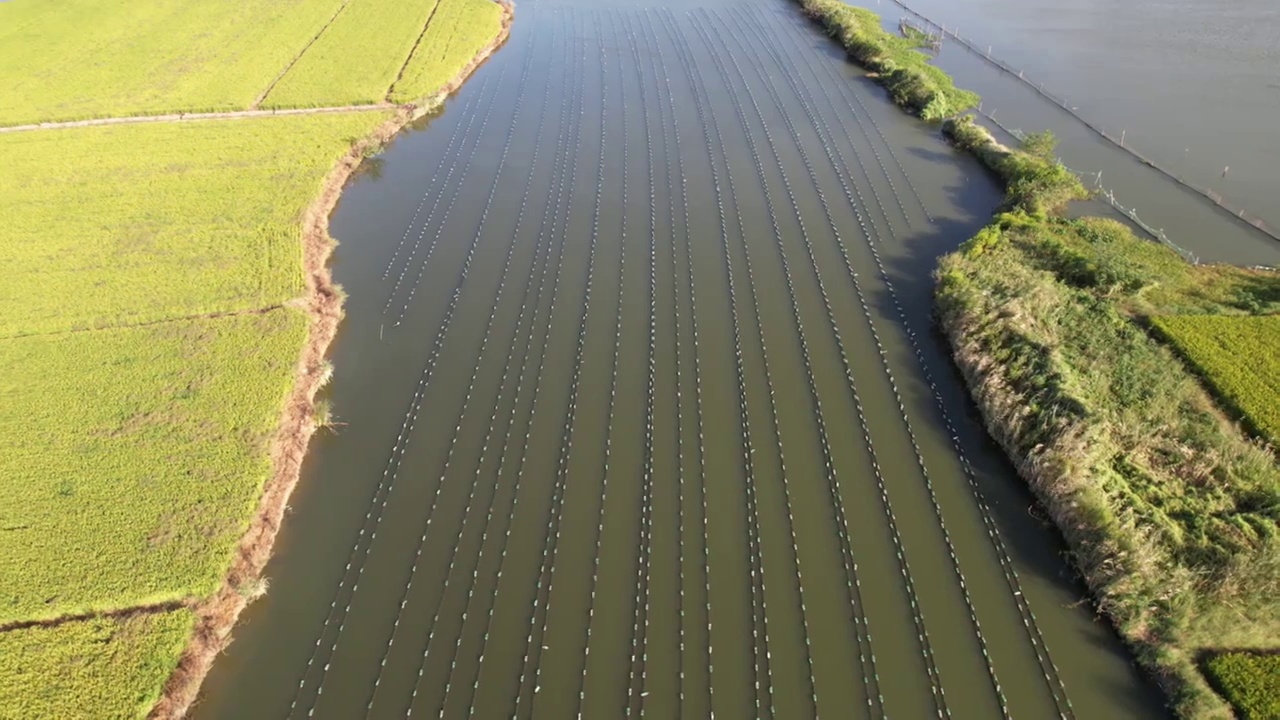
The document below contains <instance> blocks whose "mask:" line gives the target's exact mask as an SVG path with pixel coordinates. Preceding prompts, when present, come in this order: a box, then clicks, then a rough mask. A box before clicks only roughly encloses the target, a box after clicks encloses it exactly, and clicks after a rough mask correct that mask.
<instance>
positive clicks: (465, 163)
mask: <svg viewBox="0 0 1280 720" xmlns="http://www.w3.org/2000/svg"><path fill="white" fill-rule="evenodd" d="M503 70H504V71H505V70H506V68H503ZM502 74H503V73H501V72H500V73H499V75H502ZM501 87H502V78H501V77H499V78H498V79H497V81H496V82H495V83H494V86H493V94H492V95H490V96H489V104H488V105H487V106H486V108H485V112H484V115H483V116H482V118H481V121H480V127H479V129H478V130H477V131H476V133H475V135H474V136H472V135H471V127H472V125H473V124H474V122H475V116H476V115H477V114H478V113H472V115H471V117H469V118H468V119H467V127H466V129H465V130H463V138H462V144H461V145H459V146H458V153H457V154H456V155H454V158H453V162H452V163H450V165H449V170H448V171H447V172H446V173H445V178H444V180H443V181H442V182H441V184H440V188H439V192H438V193H437V194H436V199H435V200H434V201H433V202H432V204H431V211H430V212H429V213H427V218H426V220H424V221H423V223H422V230H420V231H419V232H418V237H417V239H416V240H414V243H413V248H412V249H411V250H410V251H409V254H408V255H406V256H405V259H404V263H405V264H404V267H403V268H401V269H400V273H399V274H398V275H397V276H396V281H395V283H394V284H392V286H391V291H390V292H389V293H387V301H386V303H384V304H383V306H382V314H383V315H386V314H387V313H388V312H390V311H391V306H392V305H393V304H394V303H395V300H396V296H397V294H399V292H400V287H401V285H403V284H404V280H405V278H406V277H407V276H408V273H409V269H410V268H412V267H413V265H414V260H415V259H416V258H417V257H418V249H419V248H420V247H421V246H422V241H423V239H424V238H426V236H427V232H428V231H429V230H431V229H432V228H433V227H434V228H435V231H436V232H435V234H434V235H432V237H431V242H430V244H429V245H428V247H427V252H426V255H425V256H423V258H422V262H421V263H420V264H419V268H420V269H419V271H418V276H417V277H418V278H419V279H421V277H422V273H423V272H425V270H426V268H427V265H428V264H429V263H430V262H431V257H432V255H434V254H435V250H436V245H437V243H439V241H440V234H441V232H442V231H443V228H444V224H445V221H446V220H448V219H449V214H450V213H451V212H452V211H453V204H454V202H455V201H456V200H457V199H458V196H459V195H460V194H461V193H462V185H463V183H465V182H466V179H467V177H468V176H469V175H470V172H471V168H472V167H473V166H474V164H475V163H473V162H472V160H473V159H474V158H475V154H476V149H477V148H479V147H480V140H481V139H482V138H483V137H484V130H485V128H486V127H487V126H488V124H489V117H490V116H491V115H492V114H493V106H494V104H495V101H496V100H497V97H498V95H499V94H500V91H499V89H500V88H501ZM478 102H479V101H477V104H478ZM468 137H474V138H475V139H474V141H473V142H472V143H471V149H470V150H468V151H466V153H467V155H466V159H465V160H463V159H462V153H463V149H464V148H465V147H466V146H467V138H468ZM459 167H461V168H462V172H461V174H460V175H459V176H458V179H457V181H455V182H450V180H451V179H452V178H453V174H454V172H455V171H456V170H457V169H458V168H459ZM447 187H452V189H453V194H452V195H450V197H449V202H448V204H447V205H446V206H445V208H444V214H443V215H441V216H440V219H439V220H438V221H435V222H434V223H433V220H435V217H436V211H437V210H438V209H440V201H441V200H443V199H444V192H445V188H447ZM412 299H413V294H412V293H410V297H409V299H408V300H406V301H405V308H407V307H408V304H409V301H410V300H412ZM403 316H404V310H401V312H400V317H399V318H397V319H396V324H397V325H399V324H400V320H401V319H402V318H403Z"/></svg>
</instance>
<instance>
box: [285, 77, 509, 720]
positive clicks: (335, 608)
mask: <svg viewBox="0 0 1280 720" xmlns="http://www.w3.org/2000/svg"><path fill="white" fill-rule="evenodd" d="M505 73H506V65H504V66H503V67H502V68H501V70H500V71H499V72H498V77H497V80H496V81H495V88H494V93H495V95H496V93H497V92H498V88H499V87H501V85H502V79H503V76H504V75H505ZM465 282H466V275H465V273H464V274H463V275H462V276H460V277H459V278H458V280H457V283H456V284H455V286H454V295H453V297H454V301H453V302H451V303H450V305H449V306H448V307H447V308H446V310H445V314H444V317H443V318H442V319H441V324H440V327H439V328H438V329H437V331H436V334H435V342H434V343H433V345H432V348H431V352H430V353H429V354H428V356H427V361H426V364H425V366H424V367H423V369H422V372H421V373H420V375H419V377H418V383H417V385H416V386H415V387H414V394H413V397H412V398H411V399H410V401H409V408H408V410H407V411H406V412H405V419H404V421H403V422H402V423H401V426H400V432H399V433H398V435H397V436H396V441H395V444H394V445H392V448H391V456H390V457H389V458H388V459H387V463H386V465H385V466H384V468H383V471H382V476H381V477H380V478H379V479H378V484H377V485H376V486H375V487H374V493H373V496H372V497H371V498H370V499H369V507H368V508H367V509H366V510H365V516H364V520H363V522H362V523H361V525H360V530H359V532H358V533H357V535H356V540H355V542H354V543H353V545H352V548H351V553H350V555H349V556H348V558H347V563H346V566H345V567H344V569H343V574H342V577H341V578H340V579H339V581H338V586H337V587H336V588H335V589H334V594H333V599H332V600H330V602H329V611H328V613H327V615H326V616H325V619H324V622H323V623H322V624H321V627H320V632H319V634H318V636H317V637H316V642H315V646H314V647H313V648H312V650H311V653H310V654H309V656H308V658H307V662H306V665H305V666H304V667H303V671H302V675H301V677H300V678H299V680H298V687H297V688H296V689H295V691H294V695H293V699H292V700H291V701H290V703H289V712H288V713H287V715H286V716H287V717H291V716H292V715H293V713H294V712H295V711H296V710H297V708H298V702H299V700H300V699H301V695H302V691H303V690H304V689H305V686H306V681H307V676H308V675H309V674H310V672H311V669H312V667H314V666H315V664H316V661H317V660H318V659H319V656H320V654H321V646H322V644H323V642H324V636H325V634H326V633H327V631H328V630H329V628H330V627H331V626H333V625H335V624H336V625H337V635H341V633H342V629H343V627H344V626H345V623H346V616H347V613H348V612H349V611H350V610H351V601H352V599H353V598H354V596H355V592H356V589H357V588H358V587H359V584H360V577H361V576H362V575H363V573H364V566H365V561H366V560H367V559H368V556H369V552H370V550H371V548H372V546H373V542H374V541H375V540H376V539H377V536H378V526H379V525H380V524H381V522H382V516H383V514H384V512H385V511H386V507H387V498H388V496H389V495H390V494H391V491H392V489H393V487H394V485H395V480H396V477H397V475H398V474H399V470H400V463H401V461H402V460H403V458H404V453H405V452H406V450H407V449H408V446H409V436H410V435H411V434H412V433H413V429H414V427H415V425H416V423H417V419H418V413H419V411H420V410H421V408H422V399H423V397H424V396H425V394H426V390H427V387H428V385H429V384H430V382H431V378H432V377H433V376H434V373H435V369H436V365H437V364H438V362H439V359H440V354H441V351H442V350H443V347H444V342H445V338H446V336H447V335H448V329H449V325H450V323H451V322H452V320H453V311H454V310H455V309H456V307H457V302H456V300H457V297H458V294H459V292H460V291H461V289H462V286H463V285H464V284H465ZM365 535H368V537H369V539H368V541H367V542H366V543H365V544H364V552H363V553H361V552H360V548H361V541H362V540H364V538H365ZM353 566H354V567H355V574H354V575H352V567H353ZM348 578H350V580H351V581H350V593H349V594H348V595H347V600H346V602H345V603H341V607H339V604H340V600H341V597H342V594H343V592H344V590H346V589H347V586H348ZM336 643H337V637H336V636H335V638H334V642H333V643H331V644H330V645H329V647H328V650H327V652H328V654H329V656H330V657H332V651H333V648H334V645H335V644H336ZM327 672H328V663H325V665H324V666H323V669H322V676H321V682H322V683H323V674H325V673H327ZM317 697H318V693H317ZM314 701H315V699H314V698H313V700H312V702H313V705H312V706H309V707H308V711H307V715H308V716H309V715H311V714H312V713H313V712H314Z"/></svg>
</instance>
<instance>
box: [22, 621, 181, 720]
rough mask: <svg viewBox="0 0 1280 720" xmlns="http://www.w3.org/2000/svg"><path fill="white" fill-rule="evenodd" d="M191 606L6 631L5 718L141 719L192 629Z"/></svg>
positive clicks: (24, 719) (71, 719) (153, 700)
mask: <svg viewBox="0 0 1280 720" xmlns="http://www.w3.org/2000/svg"><path fill="white" fill-rule="evenodd" d="M191 623H192V616H191V611H190V610H187V609H186V608H180V609H178V610H172V611H167V612H157V613H141V614H137V615H131V616H127V617H119V618H112V617H106V618H91V619H88V620H74V621H71V622H66V623H62V624H59V625H54V626H50V627H44V626H39V625H36V626H33V627H26V628H22V629H19V630H11V631H9V632H4V633H0V718H12V719H13V720H29V718H59V720H77V719H79V718H86V719H87V718H141V717H144V716H145V715H146V714H147V711H148V710H150V708H151V705H152V704H153V703H154V702H155V700H156V697H157V696H158V695H159V690H160V685H161V683H163V682H164V678H165V677H166V676H168V674H169V673H170V672H172V670H173V663H174V661H175V660H176V658H177V656H178V652H179V651H180V650H181V649H182V646H183V644H184V643H185V642H186V640H187V635H188V634H189V633H190V632H191Z"/></svg>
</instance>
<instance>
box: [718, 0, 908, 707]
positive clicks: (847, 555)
mask: <svg viewBox="0 0 1280 720" xmlns="http://www.w3.org/2000/svg"><path fill="white" fill-rule="evenodd" d="M712 14H714V15H715V16H716V17H717V19H719V20H720V22H721V24H722V25H723V26H725V27H726V28H727V27H728V25H727V23H725V22H724V19H723V17H721V16H720V13H719V12H716V11H712ZM734 24H735V25H736V26H737V29H738V30H743V28H742V25H741V23H739V22H738V21H737V18H735V19H734ZM729 36H730V37H732V38H733V39H734V40H735V42H737V43H738V45H739V47H741V48H742V49H743V51H744V52H746V54H747V55H748V56H749V57H750V58H751V61H752V65H753V68H754V70H755V72H756V75H757V77H759V78H760V80H761V82H762V83H764V85H765V87H766V89H767V90H768V91H769V94H770V97H771V98H772V100H773V101H774V103H775V105H776V106H777V107H778V108H779V110H781V109H782V108H783V107H784V104H783V101H782V99H781V98H780V96H779V94H778V91H777V89H776V87H775V86H774V83H773V81H772V79H771V78H770V77H769V75H768V73H767V72H766V71H765V70H764V68H763V66H762V64H761V63H760V62H759V60H758V57H756V56H755V55H753V54H752V47H753V46H751V45H750V44H749V42H748V41H747V40H746V39H744V38H743V37H741V36H740V35H739V34H738V33H735V32H733V31H730V32H729ZM721 37H722V38H723V37H724V36H723V35H722V36H721ZM726 49H728V48H727V43H726ZM730 58H731V59H732V58H733V55H732V53H730ZM776 60H777V58H776V57H775V61H776ZM779 67H780V68H782V65H781V64H779ZM784 75H785V72H784ZM788 79H790V78H788ZM793 89H794V86H793ZM757 109H758V108H757ZM758 115H759V118H760V122H761V124H762V125H764V126H765V127H766V138H768V139H769V141H770V147H771V149H772V150H773V155H774V159H775V162H776V163H777V164H778V169H779V172H780V174H781V175H782V177H783V179H784V183H785V182H786V173H785V170H783V168H782V162H781V157H780V156H779V154H778V152H777V149H776V147H775V146H774V145H773V140H772V137H771V136H770V135H769V134H768V131H767V124H766V123H765V120H764V117H763V115H762V114H758ZM783 119H784V121H786V123H787V126H788V130H789V131H790V134H791V137H792V140H793V141H794V142H795V144H796V147H797V149H798V150H799V151H800V153H801V157H802V159H803V160H804V162H805V168H806V170H807V171H808V172H809V177H810V180H811V181H812V182H813V186H814V188H818V187H819V185H818V183H817V178H816V176H815V175H814V172H813V166H812V163H811V162H810V161H809V158H808V154H807V153H806V152H805V151H804V146H803V144H802V143H801V141H800V138H799V135H798V133H797V132H796V129H795V126H794V125H792V124H791V122H790V118H789V117H788V116H787V115H785V114H783ZM818 138H819V141H823V139H822V137H821V135H819V136H818ZM787 192H788V198H789V199H790V201H791V208H792V212H793V213H794V215H795V218H796V221H797V223H798V224H799V226H800V228H801V235H802V237H803V239H804V243H803V245H804V248H805V251H806V257H807V258H808V260H809V267H810V269H811V271H812V273H813V276H814V279H815V281H816V284H817V288H818V292H819V295H820V296H821V298H822V302H823V307H824V310H825V311H826V318H827V324H828V329H829V330H830V332H831V336H832V340H833V341H834V343H835V345H836V348H837V350H838V351H839V353H840V359H841V362H842V365H843V367H844V369H845V374H846V377H848V376H851V375H852V369H851V367H850V364H849V361H848V353H847V352H846V350H845V346H844V339H843V337H842V336H841V335H840V330H839V327H838V325H837V323H836V320H835V314H834V311H833V309H832V305H831V299H830V296H829V295H828V293H827V289H826V285H825V283H824V282H823V280H822V275H821V274H820V273H819V271H818V263H817V259H816V257H815V255H814V252H813V247H812V243H811V241H810V238H809V235H808V233H807V232H805V230H804V221H803V218H802V216H801V213H800V210H799V207H798V205H797V204H796V202H795V196H794V193H792V192H791V189H790V186H787ZM819 200H820V201H821V202H822V206H823V210H824V213H825V214H826V217H827V221H828V224H829V225H830V228H831V230H832V232H833V233H836V232H838V231H837V230H836V227H835V223H834V221H833V220H832V218H831V214H830V210H829V209H828V208H827V205H826V199H825V197H823V196H822V194H821V191H820V190H819ZM775 241H776V244H777V246H778V249H779V256H780V258H781V260H782V265H783V268H784V270H785V272H786V274H787V283H788V291H789V295H790V298H791V304H792V312H793V315H794V317H795V322H796V327H797V329H798V330H799V332H800V341H801V348H802V354H803V358H804V366H805V374H806V379H807V381H808V387H809V392H810V400H811V403H812V405H813V407H814V409H815V412H814V415H815V419H816V421H817V423H818V429H819V440H820V442H821V449H822V454H823V461H824V464H825V466H826V478H827V482H828V492H829V495H830V498H831V503H832V509H833V515H834V521H835V526H836V534H837V536H838V538H839V541H840V542H839V544H838V545H839V548H840V551H841V557H842V561H843V563H844V570H845V584H846V590H847V593H848V598H849V603H850V609H851V611H852V617H853V621H854V627H853V629H854V640H855V644H856V645H857V647H858V653H859V661H860V664H861V665H862V668H863V672H862V681H863V687H864V691H865V693H866V698H867V710H868V713H869V714H871V715H872V716H874V715H875V714H876V704H877V703H879V705H880V710H879V712H880V714H881V715H882V716H883V715H884V706H883V698H882V696H881V691H880V680H879V674H878V672H877V670H876V663H875V653H874V651H873V650H872V649H871V640H870V638H871V633H870V628H869V623H868V620H867V617H866V612H865V610H864V609H863V607H862V600H861V585H860V583H859V581H858V577H857V564H856V562H855V561H854V559H853V551H852V546H851V540H850V537H849V534H848V527H849V523H848V519H847V516H846V514H845V511H844V504H843V500H842V498H841V494H840V490H839V480H838V475H837V473H836V470H835V463H834V459H833V456H832V452H831V445H830V434H829V433H828V431H827V428H826V420H825V417H824V413H823V412H822V403H821V398H820V397H819V394H818V391H817V383H816V380H815V378H814V375H813V369H812V362H811V360H810V356H809V350H808V342H807V340H806V339H805V337H804V332H803V324H802V323H801V320H800V315H799V309H798V303H797V300H796V294H795V291H794V287H793V285H792V283H791V274H790V269H789V262H788V261H787V258H786V253H785V250H784V246H783V244H782V237H781V233H780V232H778V231H777V230H775Z"/></svg>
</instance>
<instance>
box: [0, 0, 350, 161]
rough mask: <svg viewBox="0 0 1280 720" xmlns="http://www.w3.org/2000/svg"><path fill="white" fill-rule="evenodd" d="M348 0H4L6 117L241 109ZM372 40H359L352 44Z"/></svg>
mask: <svg viewBox="0 0 1280 720" xmlns="http://www.w3.org/2000/svg"><path fill="white" fill-rule="evenodd" d="M341 4H342V0H235V1H234V2H233V1H231V0H206V1H205V2H190V1H189V0H145V2H140V1H139V0H58V2H48V1H47V0H9V2H3V3H0V87H3V88H4V102H2V103H0V125H19V124H23V123H32V122H41V121H50V120H80V119H84V118H93V117H113V116H120V115H153V114H162V113H169V112H179V111H187V112H196V111H213V110H243V109H245V108H247V107H248V106H249V105H250V104H252V103H253V101H254V100H255V99H256V98H257V96H258V95H259V94H260V93H261V92H263V91H264V90H266V89H267V87H268V86H269V85H270V84H271V82H272V81H273V80H275V79H276V77H277V76H279V74H280V73H281V72H283V71H284V69H285V68H286V67H287V66H288V64H289V62H290V61H291V60H293V58H294V57H296V56H297V55H298V53H300V52H302V49H303V48H304V47H306V45H307V43H308V42H310V41H311V39H312V38H314V37H315V36H316V34H317V33H319V32H320V30H321V29H322V28H323V27H324V25H325V23H327V22H328V21H329V19H330V18H331V17H333V14H334V12H335V11H336V10H337V9H338V8H339V7H340V6H341ZM365 51H366V50H365V49H363V48H360V49H357V50H355V51H354V54H357V55H358V54H361V53H363V52H365ZM134 149H136V148H134ZM6 157H8V155H7V154H6Z"/></svg>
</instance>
